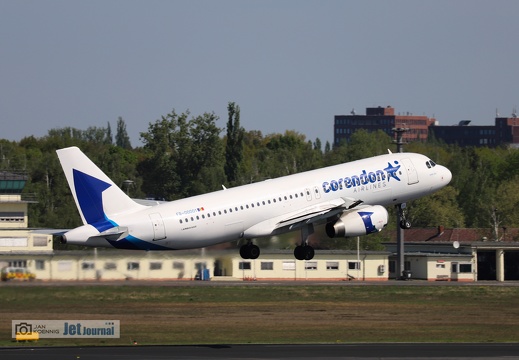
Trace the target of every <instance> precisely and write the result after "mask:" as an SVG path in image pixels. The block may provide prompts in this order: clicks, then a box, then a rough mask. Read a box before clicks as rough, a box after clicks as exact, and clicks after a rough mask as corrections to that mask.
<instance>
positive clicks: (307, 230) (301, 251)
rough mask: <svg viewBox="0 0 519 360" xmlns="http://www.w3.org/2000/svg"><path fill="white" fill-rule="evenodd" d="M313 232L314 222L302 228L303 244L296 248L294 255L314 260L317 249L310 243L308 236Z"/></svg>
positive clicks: (297, 257)
mask: <svg viewBox="0 0 519 360" xmlns="http://www.w3.org/2000/svg"><path fill="white" fill-rule="evenodd" d="M313 233H314V226H313V225H312V224H308V225H307V226H305V227H303V228H302V229H301V245H298V246H296V248H295V249H294V257H295V258H296V259H297V260H312V259H313V258H314V255H315V250H314V248H313V247H311V246H310V245H308V237H309V236H310V235H311V234H313Z"/></svg>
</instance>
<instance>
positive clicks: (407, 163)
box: [402, 159, 418, 185]
mask: <svg viewBox="0 0 519 360" xmlns="http://www.w3.org/2000/svg"><path fill="white" fill-rule="evenodd" d="M402 164H403V165H404V167H405V170H406V172H407V184H409V185H411V184H416V183H418V171H416V168H415V167H414V165H413V162H412V161H411V160H410V159H402Z"/></svg>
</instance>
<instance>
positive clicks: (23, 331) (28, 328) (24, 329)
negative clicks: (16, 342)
mask: <svg viewBox="0 0 519 360" xmlns="http://www.w3.org/2000/svg"><path fill="white" fill-rule="evenodd" d="M14 331H15V333H16V334H18V335H30V334H32V324H28V323H26V322H21V323H19V324H15V325H14Z"/></svg>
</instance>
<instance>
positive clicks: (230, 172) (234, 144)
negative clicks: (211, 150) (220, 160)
mask: <svg viewBox="0 0 519 360" xmlns="http://www.w3.org/2000/svg"><path fill="white" fill-rule="evenodd" d="M227 111H228V112H229V120H228V121H227V142H226V144H225V175H226V176H227V181H228V182H229V184H231V185H234V184H236V182H237V180H238V178H239V165H240V162H241V161H242V159H243V135H244V133H245V130H244V129H243V128H242V127H241V126H240V107H239V106H238V105H236V104H235V103H233V102H229V104H228V106H227Z"/></svg>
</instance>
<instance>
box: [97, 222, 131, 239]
mask: <svg viewBox="0 0 519 360" xmlns="http://www.w3.org/2000/svg"><path fill="white" fill-rule="evenodd" d="M127 235H128V228H127V227H126V226H115V227H113V228H110V229H108V230H105V231H103V232H101V233H99V234H97V235H96V236H94V237H102V238H104V239H106V240H110V241H117V240H120V239H124V238H125V237H126V236H127Z"/></svg>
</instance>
